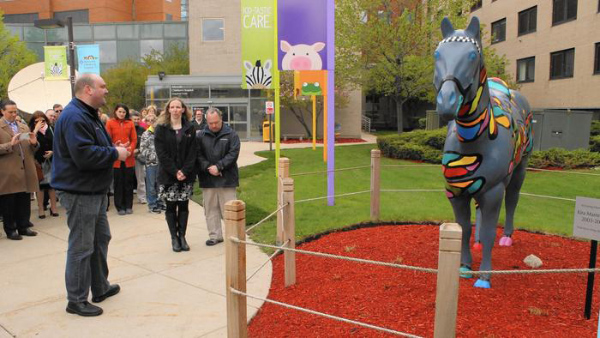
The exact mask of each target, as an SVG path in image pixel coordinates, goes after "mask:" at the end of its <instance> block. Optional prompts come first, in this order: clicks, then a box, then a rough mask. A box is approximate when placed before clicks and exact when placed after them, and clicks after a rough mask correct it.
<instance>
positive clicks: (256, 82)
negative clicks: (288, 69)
mask: <svg viewBox="0 0 600 338" xmlns="http://www.w3.org/2000/svg"><path fill="white" fill-rule="evenodd" d="M241 4H242V60H241V62H242V74H243V77H244V79H243V81H242V88H244V89H270V88H271V83H272V81H273V76H272V69H273V64H274V62H273V56H274V55H275V48H276V47H275V43H276V41H275V26H274V25H275V15H276V13H275V10H274V8H273V0H242V2H241Z"/></svg>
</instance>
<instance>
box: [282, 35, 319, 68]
mask: <svg viewBox="0 0 600 338" xmlns="http://www.w3.org/2000/svg"><path fill="white" fill-rule="evenodd" d="M323 48H325V43H323V42H316V43H314V44H312V45H310V46H309V45H304V44H297V45H294V46H292V45H290V44H289V42H287V41H285V40H281V50H282V51H284V52H285V53H286V54H285V55H284V57H283V60H281V69H282V70H321V69H322V68H323V61H322V60H321V56H320V55H319V53H318V52H319V51H321V50H323Z"/></svg>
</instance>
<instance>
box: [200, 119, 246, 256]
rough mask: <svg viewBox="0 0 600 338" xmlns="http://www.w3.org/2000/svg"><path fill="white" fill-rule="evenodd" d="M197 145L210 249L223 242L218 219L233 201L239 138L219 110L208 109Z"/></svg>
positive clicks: (219, 219)
mask: <svg viewBox="0 0 600 338" xmlns="http://www.w3.org/2000/svg"><path fill="white" fill-rule="evenodd" d="M197 142H198V150H197V154H198V164H199V169H198V180H199V181H200V188H202V198H203V199H204V214H205V215H206V226H207V227H208V237H209V239H208V240H207V241H206V245H208V246H212V245H215V244H217V243H220V242H223V230H222V227H221V219H223V218H225V203H227V202H229V201H231V200H235V199H236V193H235V190H236V187H237V186H239V173H238V166H237V159H238V156H239V155H240V138H239V137H238V135H237V134H236V133H235V131H234V130H233V129H231V128H230V127H229V126H228V125H224V124H223V118H222V115H221V111H220V110H218V109H217V108H209V109H208V111H207V112H206V127H204V129H203V130H201V131H199V132H198V133H197Z"/></svg>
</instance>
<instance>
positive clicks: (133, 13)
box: [0, 0, 182, 23]
mask: <svg viewBox="0 0 600 338" xmlns="http://www.w3.org/2000/svg"><path fill="white" fill-rule="evenodd" d="M181 9H182V7H181V0H131V1H123V0H105V1H97V0H36V1H32V0H0V10H2V12H4V22H5V23H32V22H33V21H34V20H37V19H49V18H58V19H62V18H65V17H68V16H71V17H72V18H73V22H75V23H99V22H128V21H180V20H181Z"/></svg>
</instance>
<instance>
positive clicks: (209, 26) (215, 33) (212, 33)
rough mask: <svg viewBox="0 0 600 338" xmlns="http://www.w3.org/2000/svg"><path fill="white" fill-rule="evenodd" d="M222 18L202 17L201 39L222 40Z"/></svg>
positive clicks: (223, 35) (223, 36)
mask: <svg viewBox="0 0 600 338" xmlns="http://www.w3.org/2000/svg"><path fill="white" fill-rule="evenodd" d="M223 40H225V34H224V30H223V19H202V41H223Z"/></svg>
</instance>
